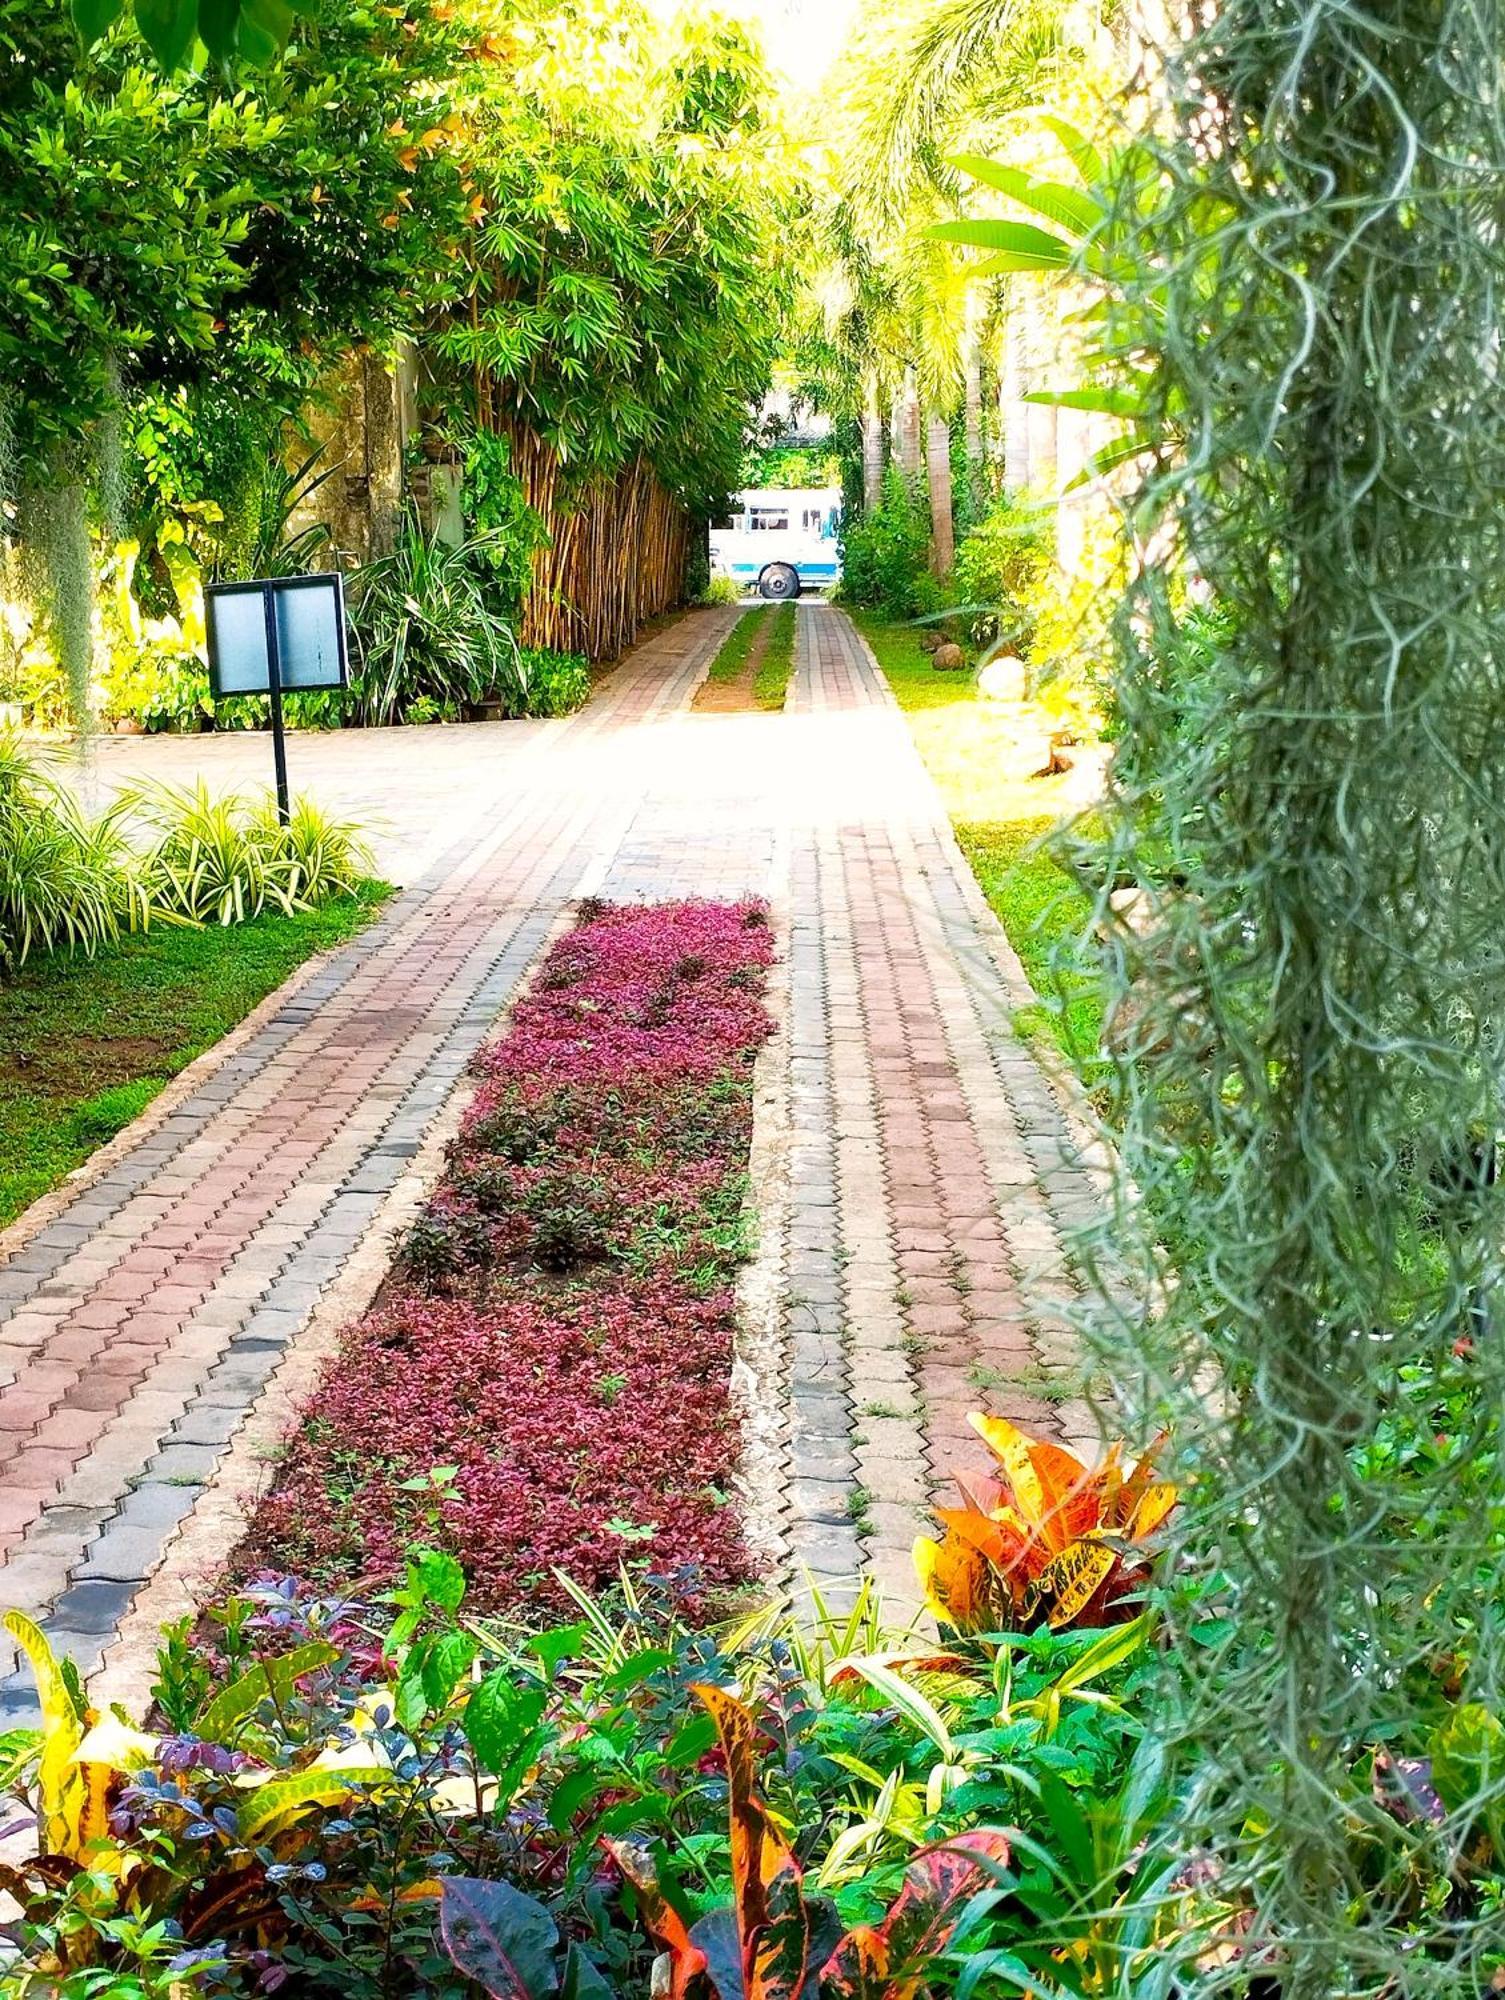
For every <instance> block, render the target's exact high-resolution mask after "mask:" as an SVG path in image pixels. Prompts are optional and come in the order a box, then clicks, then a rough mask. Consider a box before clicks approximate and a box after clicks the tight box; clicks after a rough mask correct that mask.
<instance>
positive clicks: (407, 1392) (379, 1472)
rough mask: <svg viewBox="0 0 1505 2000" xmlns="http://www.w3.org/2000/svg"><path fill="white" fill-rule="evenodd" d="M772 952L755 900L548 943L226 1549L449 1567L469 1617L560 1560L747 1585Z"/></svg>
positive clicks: (339, 1564) (521, 1590)
mask: <svg viewBox="0 0 1505 2000" xmlns="http://www.w3.org/2000/svg"><path fill="white" fill-rule="evenodd" d="M772 955H773V940H772V936H771V934H770V930H769V925H768V917H767V912H766V910H765V909H764V908H763V907H762V905H760V904H755V903H744V904H711V903H675V904H662V905H656V906H650V907H647V908H640V907H620V906H606V907H602V906H600V905H594V906H589V907H587V909H586V910H585V911H584V912H583V913H582V916H581V920H580V922H579V923H578V924H577V926H576V927H575V928H574V929H573V930H572V931H571V932H570V933H569V934H568V935H567V936H566V937H564V938H563V939H562V940H561V941H560V942H559V944H557V945H556V946H555V947H554V949H553V951H552V952H551V953H550V954H549V957H548V959H547V960H546V962H545V964H544V967H543V970H542V972H541V974H540V976H539V979H538V981H537V982H536V984H535V985H534V987H533V989H532V990H531V992H530V993H529V994H528V996H527V997H526V998H525V999H524V1000H523V1001H522V1002H521V1004H520V1005H519V1006H518V1008H517V1010H516V1012H515V1014H514V1017H513V1020H512V1024H511V1026H510V1028H509V1029H508V1031H507V1033H506V1034H505V1035H504V1036H503V1037H502V1038H501V1039H500V1040H499V1041H497V1042H495V1043H493V1044H492V1045H491V1046H490V1047H489V1048H488V1049H486V1050H485V1051H484V1052H483V1054H482V1056H481V1057H480V1059H479V1062H478V1064H477V1068H478V1070H479V1072H480V1076H481V1083H480V1087H479V1089H478V1091H477V1093H476V1097H475V1100H474V1102H473V1104H472V1106H471V1108H470V1111H469V1113H468V1115H467V1117H466V1120H465V1123H464V1127H463V1129H462V1131H461V1134H460V1137H459V1139H458V1140H457V1142H456V1144H455V1146H454V1148H453V1150H452V1153H451V1157H450V1161H449V1165H448V1169H447V1171H446V1174H445V1177H444V1179H443V1181H442V1183H441V1185H440V1186H439V1188H438V1189H437V1190H436V1191H435V1194H434V1196H433V1198H432V1200H431V1201H430V1203H429V1205H428V1208H427V1209H426V1211H425V1213H424V1214H423V1216H422V1217H421V1218H420V1220H419V1222H418V1223H417V1225H416V1226H415V1228H414V1229H413V1231H412V1233H411V1235H410V1237H409V1239H408V1241H407V1243H406V1245H405V1246H404V1249H403V1252H402V1254H401V1256H400V1258H399V1260H398V1263H397V1266H396V1269H395V1270H394V1273H393V1276H392V1278H391V1280H390V1281H389V1283H388V1285H387V1287H386V1288H385V1290H384V1292H383V1295H382V1297H381V1298H380V1299H379V1300H378V1302H377V1304H376V1306H375V1307H374V1308H373V1310H372V1311H371V1312H370V1313H369V1314H368V1315H367V1316H366V1318H365V1319H363V1320H362V1321H361V1322H360V1323H359V1324H358V1325H356V1326H355V1327H353V1328H352V1329H351V1330H350V1331H349V1333H348V1334H347V1335H346V1337H345V1340H344V1342H343V1345H342V1349H341V1352H340V1354H339V1356H338V1358H337V1359H336V1361H335V1362H334V1363H333V1364H332V1366H331V1367H330V1369H329V1371H328V1373H327V1375H326V1377H325V1379H324V1381H323V1382H322V1384H321V1385H320V1388H319V1390H318V1393H317V1394H316V1396H315V1397H314V1399H313V1401H312V1403H311V1405H310V1407H309V1409H308V1411H307V1412H306V1414H305V1416H304V1418H303V1420H302V1423H301V1425H300V1427H299V1429H298V1430H297V1432H296V1434H295V1436H294V1438H293V1440H292V1443H291V1446H290V1449H289V1452H288V1456H287V1458H286V1460H285V1461H284V1463H283V1464H282V1466H281V1467H280V1469H279V1472H278V1475H277V1478H276V1482H275V1485H274V1487H273V1490H272V1492H271V1494H270V1495H269V1496H268V1498H267V1499H266V1500H265V1501H263V1503H262V1505H261V1507H260V1508H259V1510H258V1512H257V1515H256V1518H255V1521H254V1523H253V1525H252V1529H251V1533H250V1536H249V1538H248V1540H247V1542H246V1543H245V1544H244V1545H243V1547H242V1549H241V1551H240V1553H239V1555H238V1557H237V1560H236V1565H235V1568H236V1573H237V1574H238V1575H241V1576H244V1575H246V1574H248V1573H250V1572H253V1571H257V1570H264V1569H267V1568H272V1569H276V1570H279V1571H295V1572H297V1573H299V1574H301V1575H304V1576H310V1577H315V1578H331V1579H332V1578H340V1579H342V1580H345V1581H349V1580H351V1579H354V1578H357V1577H363V1578H364V1577H371V1576H372V1575H373V1574H374V1575H378V1576H379V1575H382V1574H385V1573H388V1572H391V1571H395V1570H396V1569H397V1567H398V1566H399V1564H400V1561H401V1559H402V1556H403V1553H404V1551H405V1550H406V1549H407V1548H408V1547H410V1546H411V1545H412V1544H413V1543H414V1542H427V1543H437V1544H439V1545H442V1546H444V1547H446V1548H448V1549H449V1550H450V1551H451V1552H452V1553H454V1554H455V1555H456V1556H458V1557H459V1558H460V1559H461V1561H462V1562H463V1563H464V1565H465V1567H466V1570H467V1572H468V1573H469V1575H470V1578H471V1593H472V1594H471V1598H470V1602H471V1603H473V1604H474V1605H475V1606H476V1608H478V1609H480V1608H493V1609H502V1608H509V1607H516V1606H519V1605H521V1604H523V1603H526V1602H528V1601H530V1600H533V1601H539V1602H542V1603H546V1604H549V1605H555V1604H557V1603H558V1602H559V1600H560V1597H561V1592H560V1590H559V1586H558V1584H557V1582H556V1580H555V1578H554V1574H553V1572H554V1570H555V1568H556V1567H557V1568H562V1569H564V1570H566V1571H567V1572H568V1573H569V1574H571V1575H572V1576H574V1577H575V1578H577V1579H578V1580H579V1581H580V1582H582V1583H584V1584H586V1585H588V1586H592V1587H594V1586H599V1585H602V1584H608V1583H610V1582H611V1581H612V1580H614V1579H615V1577H616V1576H617V1573H618V1570H619V1568H620V1565H621V1564H622V1563H623V1561H624V1560H626V1561H629V1562H642V1563H647V1564H648V1565H649V1566H651V1567H652V1568H654V1569H655V1570H660V1571H662V1570H677V1569H679V1568H681V1567H683V1566H693V1567H694V1569H695V1570H696V1571H697V1572H698V1576H699V1579H700V1583H699V1587H701V1588H707V1589H714V1588H716V1587H719V1586H723V1585H730V1584H734V1583H736V1582H738V1581H740V1580H742V1579H744V1578H745V1577H746V1576H747V1575H748V1574H749V1558H748V1555H747V1551H746V1548H745V1545H744V1543H743V1539H742V1535H741V1532H740V1529H739V1525H738V1521H737V1517H736V1512H735V1509H734V1508H733V1507H732V1506H731V1505H729V1504H728V1493H729V1485H730V1480H731V1477H732V1474H733V1471H734V1469H735V1467H736V1463H737V1459H738V1455H739V1451H740V1437H739V1430H738V1424H737V1419H736V1414H735V1411H734V1410H733V1408H732V1404H731V1399H730V1377H731V1364H732V1350H733V1332H734V1302H733V1293H732V1281H733V1278H734V1275H735V1271H736V1267H737V1264H738V1263H739V1262H740V1261H741V1259H742V1257H743V1255H744V1254H745V1246H744V1241H743V1236H744V1227H743V1203H744V1196H745V1193H746V1172H747V1158H748V1147H749V1143H750V1139H751V1126H752V1071H753V1062H754V1058H755V1056H756V1054H757V1051H758V1049H759V1047H760V1046H761V1044H762V1042H763V1041H764V1039H765V1037H766V1036H767V1034H768V1032H769V1026H770V1023H769V1020H768V1015H767V1013H766V1011H765V1008H764V1005H763V989H764V984H765V979H766V974H767V970H768V966H769V964H770V962H771V959H772Z"/></svg>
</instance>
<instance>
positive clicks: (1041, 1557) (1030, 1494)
mask: <svg viewBox="0 0 1505 2000" xmlns="http://www.w3.org/2000/svg"><path fill="white" fill-rule="evenodd" d="M969 1421H970V1422H971V1424H972V1426H973V1428H974V1429H975V1430H976V1431H977V1433H978V1435H979V1436H980V1437H981V1438H982V1440H983V1442H984V1443H985V1444H986V1445H987V1447H988V1449H989V1450H990V1451H991V1452H992V1454H993V1456H994V1459H995V1460H996V1462H997V1464H998V1468H999V1471H1000V1473H1001V1474H1002V1477H1001V1478H1000V1479H996V1480H983V1481H977V1482H976V1483H973V1482H970V1481H961V1482H959V1483H960V1484H961V1488H962V1502H963V1504H962V1505H961V1506H960V1507H942V1508H940V1509H938V1510H937V1511H938V1513H939V1515H940V1518H941V1521H942V1523H943V1524H944V1527H945V1531H946V1532H945V1535H944V1537H943V1539H942V1540H940V1541H936V1540H934V1539H933V1538H931V1537H929V1536H922V1537H921V1538H920V1540H919V1541H918V1542H917V1543H916V1544H915V1566H916V1569H917V1570H918V1572H919V1577H920V1583H921V1586H922V1588H923V1590H924V1592H925V1597H926V1601H927V1603H928V1604H929V1605H930V1607H931V1609H932V1610H933V1611H934V1612H935V1614H936V1616H937V1617H938V1618H940V1619H942V1620H943V1621H944V1622H945V1623H946V1624H947V1625H951V1626H954V1627H955V1628H956V1629H957V1630H959V1631H964V1632H991V1631H1004V1630H1008V1629H1010V1628H1013V1627H1016V1626H1024V1627H1028V1626H1032V1625H1035V1624H1038V1623H1040V1622H1042V1621H1043V1622H1044V1623H1045V1624H1047V1625H1048V1626H1050V1628H1051V1629H1052V1630H1053V1631H1057V1630H1060V1629H1061V1628H1062V1627H1063V1626H1067V1625H1073V1624H1094V1623H1095V1624H1101V1623H1104V1622H1105V1621H1108V1620H1111V1619H1113V1618H1115V1617H1124V1616H1126V1615H1128V1610H1129V1607H1130V1603H1131V1601H1132V1600H1133V1599H1134V1598H1135V1597H1136V1596H1137V1595H1139V1594H1140V1593H1141V1592H1142V1591H1143V1588H1144V1586H1145V1584H1146V1583H1147V1582H1148V1579H1149V1559H1148V1548H1147V1544H1148V1542H1149V1540H1150V1537H1151V1536H1152V1535H1153V1534H1154V1532H1155V1530H1156V1529H1157V1528H1158V1527H1159V1526H1160V1525H1161V1523H1162V1522H1163V1521H1164V1520H1165V1519H1166V1517H1167V1515H1168V1514H1169V1513H1170V1511H1171V1509H1172V1508H1173V1507H1174V1506H1175V1504H1176V1489H1175V1487H1174V1486H1173V1485H1170V1484H1169V1483H1168V1482H1165V1481H1157V1480H1156V1478H1155V1472H1154V1465H1155V1451H1154V1450H1151V1451H1150V1452H1147V1453H1146V1454H1145V1456H1144V1457H1143V1458H1141V1459H1140V1461H1139V1462H1138V1464H1137V1465H1136V1466H1134V1468H1133V1469H1132V1470H1131V1471H1126V1470H1125V1469H1124V1465H1123V1448H1122V1446H1121V1445H1114V1446H1113V1447H1112V1448H1111V1450H1110V1451H1109V1452H1108V1455H1107V1457H1106V1458H1105V1459H1104V1460H1103V1462H1102V1464H1101V1465H1099V1466H1096V1467H1088V1466H1086V1465H1084V1464H1083V1463H1082V1461H1081V1460H1080V1459H1079V1458H1077V1457H1076V1456H1075V1455H1074V1454H1073V1453H1071V1452H1069V1451H1067V1450H1065V1449H1064V1448H1063V1447H1062V1446H1061V1445H1058V1444H1052V1443H1050V1442H1048V1441H1046V1440H1033V1439H1030V1438H1027V1437H1026V1436H1025V1435H1024V1433H1023V1432H1022V1431H1020V1430H1017V1429H1016V1428H1015V1427H1014V1425H1013V1424H1011V1423H1008V1422H1006V1421H1005V1419H1004V1418H1002V1417H989V1416H985V1415H983V1414H982V1412H981V1411H976V1410H974V1411H973V1413H972V1415H971V1418H970V1420H969ZM1157 1449H1158V1447H1157Z"/></svg>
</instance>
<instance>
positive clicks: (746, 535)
mask: <svg viewBox="0 0 1505 2000" xmlns="http://www.w3.org/2000/svg"><path fill="white" fill-rule="evenodd" d="M840 525H841V489H840V487H838V486H818V487H806V488H804V489H796V490H794V491H790V492H782V491H780V490H779V489H778V488H775V487H755V488H753V489H752V491H750V492H747V493H740V494H738V496H737V498H736V499H735V500H734V501H733V503H732V508H731V512H730V513H729V514H728V515H727V516H726V518H725V519H724V520H722V521H719V522H717V523H716V525H715V526H714V527H713V528H712V529H711V574H712V576H729V577H731V578H732V580H733V582H735V583H740V584H743V585H745V586H746V588H747V589H749V590H756V591H757V593H758V595H759V596H760V597H766V598H769V599H770V600H771V601H772V602H773V603H775V604H781V603H784V602H785V601H786V600H787V599H789V598H791V597H798V596H799V594H800V592H801V591H802V590H828V589H830V588H831V587H832V586H833V585H834V584H836V583H837V582H838V581H839V579H840V577H841V556H840V552H839V550H838V548H837V544H836V532H837V529H838V528H839V527H840Z"/></svg>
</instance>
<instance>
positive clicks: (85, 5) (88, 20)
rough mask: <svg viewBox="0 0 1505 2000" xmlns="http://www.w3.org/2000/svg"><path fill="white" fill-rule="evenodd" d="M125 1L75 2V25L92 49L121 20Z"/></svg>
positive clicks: (92, 0)
mask: <svg viewBox="0 0 1505 2000" xmlns="http://www.w3.org/2000/svg"><path fill="white" fill-rule="evenodd" d="M123 4H124V0H73V10H72V11H73V25H74V26H75V27H76V28H77V29H78V32H79V34H80V36H81V37H82V39H83V41H84V44H85V46H86V47H89V48H92V47H93V45H94V44H95V42H97V41H98V40H99V39H100V38H101V36H103V35H107V34H108V33H109V31H110V29H111V28H113V27H114V25H115V23H116V22H117V21H118V20H119V19H120V15H121V10H122V6H123Z"/></svg>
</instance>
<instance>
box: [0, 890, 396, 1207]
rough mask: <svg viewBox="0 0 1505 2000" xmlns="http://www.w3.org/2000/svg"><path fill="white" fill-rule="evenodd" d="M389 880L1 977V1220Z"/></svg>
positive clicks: (136, 1111) (345, 930)
mask: <svg viewBox="0 0 1505 2000" xmlns="http://www.w3.org/2000/svg"><path fill="white" fill-rule="evenodd" d="M387 893H388V891H387V890H386V888H385V887H384V886H383V885H381V884H375V883H373V884H371V885H369V886H368V887H367V888H365V889H363V890H362V891H361V892H360V893H359V894H358V895H355V896H341V897H337V898H336V899H335V900H333V901H332V902H328V903H323V904H321V905H319V906H318V907H317V908H316V909H312V910H303V911H298V912H295V913H294V914H293V915H292V916H283V915H281V914H280V913H278V914H272V913H268V914H266V915H263V916H261V917H259V918H257V919H256V920H255V921H254V922H251V923H246V924H236V925H231V926H228V927H221V926H219V925H213V926H210V927H207V928H205V929H202V930H187V929H181V928H178V927H176V926H172V927H169V926H166V925H160V926H154V927H153V928H152V929H151V930H149V931H147V932H146V933H145V934H144V935H138V936H135V937H124V938H120V939H119V940H117V941H116V942H115V943H113V944H110V945H106V946H104V947H103V948H102V949H101V950H100V951H99V952H98V953H97V954H96V955H95V956H94V957H93V958H85V957H83V956H82V955H80V956H76V957H69V956H66V955H64V954H62V953H53V954H51V955H48V956H45V957H38V958H35V959H33V960H31V961H30V962H29V963H28V964H27V965H25V966H24V967H23V968H22V969H21V970H20V971H19V972H18V973H17V974H15V975H14V977H12V978H10V979H6V980H4V981H0V1226H3V1225H4V1224H5V1223H7V1222H10V1221H12V1220H14V1218H15V1217H16V1216H17V1215H19V1214H20V1213H21V1211H22V1210H23V1209H24V1208H26V1207H28V1206H29V1205H30V1204H31V1203H32V1202H34V1201H36V1200H37V1199H38V1198H39V1197H40V1196H42V1195H44V1194H46V1193H47V1192H48V1190H49V1189H51V1188H54V1187H56V1186H57V1185H58V1183H59V1182H60V1181H62V1180H64V1179H66V1177H67V1176H68V1175H69V1174H70V1173H73V1172H74V1171H75V1170H76V1169H77V1168H78V1167H80V1166H82V1165H83V1163H84V1161H85V1160H87V1159H88V1157H89V1155H90V1154H91V1153H93V1152H94V1151H95V1150H96V1149H97V1148H98V1147H100V1146H102V1145H104V1143H105V1142H106V1140H108V1139H112V1138H113V1137H114V1136H115V1134H116V1133H117V1132H118V1131H120V1130H121V1129H122V1128H123V1127H124V1126H126V1125H128V1124H129V1123H130V1122H131V1120H132V1119H133V1118H136V1117H138V1116H139V1115H140V1114H141V1112H142V1111H144V1110H145V1109H146V1107H147V1105H148V1104H149V1103H150V1102H151V1101H152V1099H153V1098H154V1097H155V1096H156V1095H157V1093H158V1092H159V1091H160V1090H162V1089H164V1088H165V1087H166V1085H167V1083H168V1082H169V1081H170V1080H171V1078H173V1077H174V1076H176V1075H177V1074H178V1072H179V1071H180V1070H182V1069H184V1068H186V1067H187V1065H188V1064H189V1063H190V1062H192V1061H193V1060H194V1058H195V1057H196V1056H199V1055H202V1054H203V1053H204V1051H205V1050H206V1049H209V1048H212V1047H213V1046H214V1044H215V1043H216V1042H218V1041H219V1040H221V1038H222V1037H223V1036H225V1035H227V1034H228V1033H229V1032H230V1030H231V1029H232V1028H234V1027H235V1026H237V1025H238V1023H239V1022H241V1021H242V1020H244V1018H245V1017H246V1015H247V1014H249V1013H250V1011H251V1009H252V1008H253V1007H255V1006H257V1005H258V1004H259V1003H260V1002H261V1001H262V1000H264V999H265V998H266V996H267V994H269V993H271V992H273V991H274V990H275V989H276V988H277V987H278V986H280V985H281V984H282V982H283V981H284V980H285V979H287V978H289V977H290V976H291V975H292V974H293V973H294V972H295V971H296V970H297V969H298V967H299V966H300V965H301V964H302V963H303V962H304V960H305V959H307V958H308V957H310V956H311V955H312V954H313V953H314V952H316V951H323V950H328V949H330V948H332V947H333V946H335V945H339V944H343V943H344V942H345V940H346V939H347V938H349V937H351V936H353V935H354V934H355V932H356V931H358V930H359V929H360V928H361V926H362V925H363V924H365V923H367V922H368V921H369V920H370V918H371V917H372V915H373V914H374V913H375V911H376V909H377V908H378V906H379V904H380V903H381V901H382V899H383V898H384V897H385V896H386V894H387Z"/></svg>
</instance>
